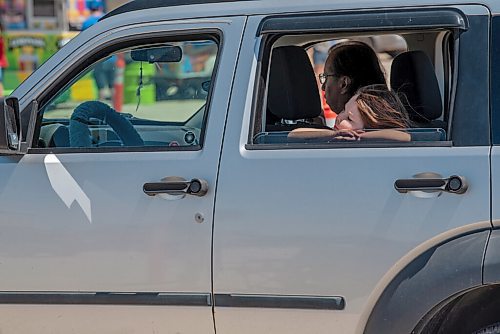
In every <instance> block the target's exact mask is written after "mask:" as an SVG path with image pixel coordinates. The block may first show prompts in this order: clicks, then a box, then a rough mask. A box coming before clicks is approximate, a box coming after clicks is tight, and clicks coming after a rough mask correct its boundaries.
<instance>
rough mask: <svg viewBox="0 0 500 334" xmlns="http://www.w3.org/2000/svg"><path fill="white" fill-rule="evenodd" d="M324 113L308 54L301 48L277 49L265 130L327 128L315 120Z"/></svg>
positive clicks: (273, 55)
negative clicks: (314, 120)
mask: <svg viewBox="0 0 500 334" xmlns="http://www.w3.org/2000/svg"><path fill="white" fill-rule="evenodd" d="M321 113H322V109H321V101H320V95H319V91H318V86H317V83H316V78H315V74H314V70H313V68H312V65H311V62H310V60H309V57H308V56H307V53H306V51H305V50H304V49H303V48H301V47H298V46H282V47H277V48H275V49H274V50H273V54H272V57H271V69H270V73H269V86H268V95H267V116H266V130H267V131H290V130H292V129H294V128H298V127H317V128H325V125H324V124H321V123H320V124H318V123H314V122H313V121H312V120H313V119H315V118H317V117H319V116H320V115H321Z"/></svg>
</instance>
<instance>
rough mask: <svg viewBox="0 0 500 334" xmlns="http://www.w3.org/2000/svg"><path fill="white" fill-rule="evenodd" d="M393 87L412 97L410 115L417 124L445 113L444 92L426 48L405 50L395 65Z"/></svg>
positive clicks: (395, 59)
mask: <svg viewBox="0 0 500 334" xmlns="http://www.w3.org/2000/svg"><path fill="white" fill-rule="evenodd" d="M391 88H392V89H393V90H394V91H396V92H398V93H404V95H406V98H407V99H408V103H409V107H408V108H407V109H408V114H409V116H410V119H411V120H412V121H414V122H416V123H426V122H427V123H428V122H431V121H432V120H434V119H436V118H438V117H439V116H441V114H442V111H443V106H442V101H441V92H440V91H439V84H438V81H437V78H436V73H435V72H434V66H432V62H431V60H430V59H429V57H428V56H427V54H425V53H424V52H423V51H420V50H417V51H408V52H403V53H401V54H399V55H397V56H396V58H394V60H393V62H392V65H391Z"/></svg>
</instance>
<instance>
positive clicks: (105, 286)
mask: <svg viewBox="0 0 500 334" xmlns="http://www.w3.org/2000/svg"><path fill="white" fill-rule="evenodd" d="M244 23H245V18H244V17H232V18H225V19H221V20H213V21H211V22H208V23H207V22H191V23H190V24H189V25H187V26H186V25H185V24H172V23H170V24H165V25H162V24H158V25H155V26H154V27H153V28H152V30H151V29H150V28H151V27H148V26H142V27H141V26H136V27H134V29H132V31H134V34H138V35H139V36H144V37H145V36H148V34H151V33H153V32H154V31H156V32H160V33H165V35H168V34H171V33H172V31H174V32H179V31H183V32H184V33H187V34H191V33H192V32H194V31H211V32H214V31H219V32H220V34H221V35H222V36H221V40H222V42H221V45H220V49H221V52H220V53H219V57H220V59H219V60H220V63H221V64H224V66H222V67H220V68H219V69H218V70H217V73H216V76H215V81H214V83H213V87H214V93H213V95H212V96H211V98H210V100H209V111H208V116H207V120H206V122H207V124H210V126H209V127H208V128H207V130H206V131H205V134H204V135H205V137H204V141H203V147H202V148H201V149H199V150H186V151H183V150H182V148H180V149H178V150H157V149H154V148H146V151H144V150H143V152H137V151H134V148H130V149H129V150H122V151H120V152H112V151H110V150H108V151H102V152H99V150H96V149H94V152H92V150H87V151H84V153H83V154H82V153H81V152H82V151H81V150H80V153H78V151H76V152H75V151H73V152H69V153H57V149H54V150H53V151H54V152H52V151H51V150H50V149H49V150H45V151H43V150H42V151H43V153H40V152H39V153H28V154H26V155H24V156H22V157H9V156H3V157H1V158H0V171H1V173H2V175H3V177H2V182H3V183H2V192H1V204H0V212H2V216H3V223H2V233H1V235H0V243H1V244H2V251H1V252H0V262H1V263H2V272H1V281H2V286H1V288H0V291H2V292H1V293H0V295H1V296H0V300H3V302H4V303H7V304H9V303H13V304H19V303H20V304H26V305H27V306H25V307H13V308H12V309H9V312H6V313H2V316H1V317H2V319H3V320H7V319H8V322H4V321H1V320H0V323H2V325H0V330H1V331H2V333H4V332H5V333H7V332H11V331H14V330H15V329H16V328H17V329H18V332H20V331H22V332H24V333H29V332H30V331H31V330H32V329H33V328H37V330H35V331H34V332H40V330H39V328H44V330H45V331H46V333H49V332H50V333H63V332H65V333H67V332H68V331H70V330H71V328H73V326H78V325H77V324H78V323H82V321H83V319H86V318H87V317H88V319H86V320H87V321H93V322H95V323H98V325H97V324H96V327H93V328H94V329H95V330H96V331H104V332H113V331H115V332H116V331H118V332H120V331H121V332H123V328H128V329H127V332H130V331H132V332H133V330H135V331H137V332H141V331H140V330H139V328H141V324H143V325H144V324H147V326H146V327H147V328H152V331H153V332H155V331H158V332H164V331H168V332H172V333H174V332H182V333H200V332H203V333H210V332H213V330H214V328H213V317H212V308H211V298H210V294H211V244H212V224H213V219H212V218H213V210H214V199H215V185H216V179H217V172H218V162H219V156H220V150H221V144H222V134H223V128H224V122H225V117H226V112H227V106H228V103H229V97H230V91H231V85H232V77H233V73H234V69H235V66H236V59H237V54H238V52H239V45H240V42H241V36H242V32H243V27H244ZM132 31H131V30H129V31H127V32H123V31H118V32H117V31H115V30H113V31H111V32H109V33H108V34H103V36H102V39H101V40H99V39H91V40H89V41H88V43H87V44H84V45H81V46H79V48H77V49H75V51H74V52H69V53H65V52H66V51H63V52H62V53H60V54H57V55H56V56H55V57H54V58H53V60H51V61H50V62H48V63H47V64H46V68H47V67H50V66H54V62H55V61H57V60H59V61H60V63H59V64H57V65H55V66H54V68H53V69H52V70H51V71H50V74H51V77H49V76H46V75H44V73H43V72H44V71H41V72H35V74H34V75H33V78H39V80H40V81H39V82H38V83H37V85H36V86H35V87H34V88H33V90H31V92H30V94H31V95H30V96H35V95H36V94H39V96H40V94H44V93H45V90H42V89H40V86H45V87H49V86H50V85H51V84H52V83H53V80H55V79H54V78H58V77H63V76H64V75H72V74H65V73H67V69H68V68H70V67H71V66H72V65H73V64H74V63H75V62H76V63H78V62H80V58H82V59H84V58H86V57H88V56H89V53H91V52H92V49H93V48H96V47H100V46H102V45H104V44H110V43H112V42H113V41H114V40H119V41H121V40H122V38H123V37H124V36H127V34H130V33H131V32H132ZM80 42H81V39H80ZM67 50H70V51H71V48H69V49H67ZM64 57H65V58H64ZM80 70H82V69H80ZM24 101H26V99H25V100H24ZM66 151H67V150H66ZM168 176H176V177H182V178H184V179H186V180H191V179H193V178H200V179H203V180H205V181H207V183H208V187H209V188H208V193H207V194H206V195H205V196H203V197H197V196H186V197H184V198H179V196H177V197H176V196H174V197H168V196H166V197H165V196H147V195H146V194H145V193H144V191H143V185H144V184H145V183H147V182H159V181H160V180H162V179H163V178H164V177H168ZM34 278H36V279H34ZM12 298H14V299H12ZM34 304H41V305H42V306H36V305H34ZM47 304H55V305H51V306H50V307H48V308H44V309H43V311H42V313H40V314H43V315H44V316H39V317H35V318H33V319H32V322H30V323H23V324H22V326H21V325H20V327H17V325H16V324H18V323H22V319H25V318H26V313H25V312H32V313H37V312H39V311H41V310H40V308H41V307H43V306H46V305H47ZM75 304H76V305H75ZM82 304H99V305H100V306H96V307H95V308H91V307H89V306H83V305H82ZM109 305H115V306H116V305H123V306H120V307H118V308H117V309H115V308H114V307H110V306H109ZM151 305H157V306H156V307H157V308H154V310H151V315H152V314H155V315H156V317H157V320H158V322H157V323H154V324H151V323H149V322H150V319H151V315H148V314H146V313H147V312H145V310H147V309H152V307H151ZM176 306H177V307H176ZM4 307H5V306H4ZM96 309H102V311H101V312H96ZM125 314H126V316H125ZM160 315H161V316H160ZM61 317H63V318H64V319H61ZM122 317H123V318H127V319H126V321H128V322H127V323H128V324H130V323H134V324H135V325H133V326H130V327H128V325H126V324H125V322H123V326H124V327H121V325H119V324H117V319H120V318H122ZM192 318H196V319H197V321H190V320H188V319H192ZM50 319H52V320H50ZM148 323H149V324H148ZM83 328H87V329H88V326H87V327H81V328H80V330H81V331H83V330H84V329H83ZM24 329H25V330H24ZM97 329H99V330H97ZM129 330H130V331H129ZM142 330H144V328H142ZM142 332H143V331H142Z"/></svg>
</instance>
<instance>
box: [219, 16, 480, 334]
mask: <svg viewBox="0 0 500 334" xmlns="http://www.w3.org/2000/svg"><path fill="white" fill-rule="evenodd" d="M436 10H438V11H437V12H436V13H434V12H433V9H432V8H427V9H426V12H425V13H424V14H425V15H422V16H421V15H420V14H419V12H418V9H415V11H414V12H412V11H410V12H408V13H407V14H405V10H404V9H402V10H401V11H399V12H397V11H395V12H391V11H390V10H387V11H382V14H381V15H378V14H377V13H380V12H377V11H375V10H374V11H373V12H371V11H365V12H363V13H361V12H358V13H357V12H356V11H353V12H347V13H345V14H343V13H335V12H332V13H331V15H332V16H331V17H330V16H328V13H325V12H324V11H322V12H321V13H318V15H317V16H314V14H304V15H303V16H301V15H300V14H297V15H295V16H286V15H283V16H281V17H280V16H277V17H271V18H269V19H266V18H265V17H252V18H251V19H250V20H249V23H248V25H247V30H246V32H245V36H244V44H243V48H242V52H241V57H240V60H239V64H241V66H238V72H237V76H236V82H238V83H240V82H245V83H246V84H245V85H238V86H237V87H236V89H235V91H234V93H233V98H232V99H233V101H235V102H234V103H231V108H230V112H229V114H228V125H227V130H226V136H225V138H224V146H223V147H224V149H223V153H222V160H221V167H220V179H219V185H218V194H217V206H216V215H215V219H216V226H215V237H214V298H215V311H216V312H215V315H216V325H217V332H218V333H234V332H238V333H260V332H262V333H264V332H266V333H270V332H272V333H306V332H308V333H312V332H314V333H332V332H335V333H362V332H364V329H365V325H366V324H367V321H368V318H369V316H370V314H371V313H372V311H373V309H374V306H375V304H376V303H377V301H378V299H379V298H380V296H381V294H382V291H384V289H385V288H386V287H387V285H388V284H389V282H391V281H392V280H393V279H394V278H395V277H397V279H396V281H398V282H399V283H401V284H403V285H404V284H405V283H407V281H408V279H409V277H412V276H415V275H414V274H412V275H410V276H405V275H404V274H403V275H402V276H401V277H399V276H398V275H399V273H400V272H401V270H402V269H403V268H404V267H405V266H406V264H408V263H409V262H411V261H410V260H409V259H413V258H414V257H416V256H417V254H421V252H424V250H426V249H430V248H426V247H431V248H432V247H433V246H431V245H434V246H435V245H438V244H439V242H444V240H448V239H450V238H451V239H452V238H453V237H456V236H457V235H461V233H465V232H464V231H465V230H467V231H476V232H477V233H479V234H478V235H479V237H478V239H477V240H478V243H477V245H476V246H477V247H476V246H475V247H473V248H474V252H475V253H474V258H473V259H474V261H470V264H471V265H472V263H473V262H474V265H475V267H476V268H477V269H478V270H477V271H475V272H472V271H471V272H470V277H469V276H468V278H467V280H462V281H460V282H455V281H453V280H451V278H453V277H456V275H458V274H457V271H456V270H455V269H453V268H455V267H453V264H454V263H455V262H453V261H460V257H456V258H453V259H451V258H449V257H448V258H447V260H446V262H444V263H442V265H438V266H437V267H436V268H441V270H440V269H437V272H438V273H439V274H438V275H437V276H434V278H433V279H432V280H431V281H430V282H428V283H429V284H430V285H427V283H425V284H424V283H422V281H420V285H419V283H416V284H417V285H416V286H415V287H414V289H412V291H414V292H415V293H416V295H407V296H401V297H400V298H401V299H400V304H398V307H397V308H394V309H391V310H389V311H388V313H383V314H384V316H383V317H381V318H379V319H377V320H373V321H372V322H371V325H370V326H371V327H367V328H368V329H367V333H409V332H411V331H412V330H413V328H414V326H416V324H417V322H418V320H419V319H420V318H418V317H423V316H424V315H425V314H426V312H427V311H428V310H429V309H430V308H432V306H433V305H434V304H433V303H434V301H433V298H436V299H437V300H442V299H445V298H447V297H448V294H449V293H453V292H452V291H454V290H453V289H455V288H457V289H461V288H466V287H468V286H473V285H477V284H481V271H480V266H481V261H482V255H483V249H484V244H485V242H486V238H487V231H486V230H487V229H488V228H489V227H490V217H489V214H490V204H489V203H490V202H489V196H490V185H489V181H490V180H489V149H490V148H489V130H488V127H487V124H488V109H489V106H488V75H489V73H488V66H487V64H488V38H487V36H488V29H489V28H488V27H489V12H488V10H487V9H485V8H484V7H480V6H463V7H460V8H459V9H458V10H457V9H450V8H444V9H443V8H439V9H436ZM440 10H444V11H442V12H441V11H440ZM391 13H392V14H391ZM457 13H458V14H457ZM392 15H395V16H392ZM405 15H407V16H405ZM424 16H425V18H424V19H423V21H422V20H421V19H422V18H423V17H424ZM429 17H432V18H435V19H436V20H435V21H433V23H432V24H431V25H429V21H427V19H428V18H429ZM443 18H445V19H443ZM446 18H450V19H451V20H450V21H447V19H446ZM419 20H420V21H419ZM441 20H443V21H441ZM351 22H357V25H359V27H358V28H359V30H358V32H357V33H358V34H359V35H360V36H365V35H366V34H369V32H370V31H373V32H377V31H383V32H387V31H389V32H392V33H395V34H396V33H398V34H401V35H404V34H409V33H410V34H411V31H412V29H413V30H414V36H413V39H412V43H413V45H419V44H418V43H422V46H421V47H422V49H424V50H428V46H429V45H431V48H434V46H432V45H436V47H435V49H434V50H440V44H434V43H435V42H436V43H437V41H439V43H442V41H443V40H439V39H431V42H429V43H427V42H425V39H426V38H428V36H439V33H440V32H441V31H445V30H447V29H450V31H458V30H460V32H458V34H457V35H455V36H456V38H457V39H456V41H458V40H460V43H459V44H458V43H457V44H454V47H455V48H454V50H455V52H454V53H453V56H451V57H450V58H451V61H452V62H453V63H454V64H455V65H454V66H455V67H454V68H455V71H457V72H454V74H453V73H451V72H448V74H449V75H450V78H453V79H452V80H450V81H449V82H448V84H446V83H444V82H443V80H442V81H441V84H443V86H442V87H448V88H449V92H451V94H450V95H448V98H447V101H448V102H447V103H445V106H446V108H449V109H448V110H452V111H453V112H452V113H449V114H448V116H449V117H450V118H449V120H448V125H447V127H445V128H446V132H447V137H446V139H445V140H441V141H439V140H438V141H430V142H420V143H419V142H409V143H385V144H381V143H379V144H373V143H372V144H370V143H363V142H359V143H356V142H354V143H349V142H348V143H340V144H335V143H331V144H325V145H315V144H314V143H302V144H294V143H290V142H287V141H286V139H287V137H286V134H285V136H284V137H282V139H283V141H280V140H279V133H274V134H273V136H271V134H272V133H265V132H262V133H257V136H256V132H255V131H254V129H256V128H257V129H258V128H259V126H260V124H261V123H262V119H264V118H265V116H264V115H265V113H266V108H265V97H264V98H263V100H259V98H257V96H265V93H261V92H264V91H266V87H263V86H262V83H263V82H266V81H267V80H268V77H267V73H268V72H267V69H268V68H269V66H270V67H271V68H272V66H273V63H272V60H271V64H270V65H269V62H268V59H269V57H270V56H269V50H268V51H267V53H266V50H263V48H265V47H266V45H269V44H272V43H274V42H275V41H277V42H276V44H278V46H276V48H277V47H279V46H283V45H299V46H301V45H305V46H307V45H308V43H309V42H315V41H322V40H326V39H327V37H330V39H332V38H338V39H340V38H351V37H352V36H355V35H356V28H353V26H352V25H351V24H350V23H351ZM398 22H402V24H403V26H399V27H398ZM418 22H420V23H418ZM412 25H413V26H412ZM432 25H435V26H432ZM266 27H268V28H269V31H268V33H266ZM455 29H458V30H455ZM342 31H348V34H346V36H343V35H342V34H341V33H340V32H342ZM308 32H309V33H310V34H311V39H310V40H309V41H307V40H304V35H305V34H307V33H308ZM328 32H329V33H330V35H328V34H327V35H326V37H323V36H322V35H321V33H328ZM335 33H336V34H335ZM434 33H436V34H435V35H433V34H434ZM255 36H257V37H255ZM409 38H412V36H409V37H408V40H410V39H409ZM453 40H454V41H455V39H453ZM472 41H474V45H475V47H474V50H471V49H470V47H468V46H467V45H470V44H469V43H472ZM301 43H302V44H301ZM425 43H427V44H426V45H427V46H426V45H424V44H425ZM438 45H439V46H438ZM443 45H444V44H443ZM434 52H437V53H434V54H439V52H440V51H439V52H438V51H434ZM455 57H456V58H455ZM441 60H442V58H441ZM433 63H434V64H435V65H434V66H435V67H436V69H437V68H438V67H439V66H438V65H437V64H439V58H438V57H433ZM441 64H443V63H442V62H441ZM441 66H442V67H443V65H441ZM436 73H437V70H436ZM457 73H458V77H457ZM283 77H285V76H283ZM285 81H286V80H283V83H282V84H283V85H293V84H294V83H293V82H292V83H290V82H285ZM444 81H446V80H444ZM447 85H448V86H447ZM278 86H279V85H278ZM255 87H259V88H255ZM259 89H260V90H261V92H259ZM441 89H442V88H441ZM442 96H445V95H444V94H443V95H442ZM252 98H253V100H252ZM236 101H245V102H246V103H245V104H243V103H236ZM450 101H453V102H451V103H450ZM275 102H281V103H282V104H283V105H285V106H288V105H287V104H286V103H287V101H285V100H282V101H275ZM442 102H443V101H440V103H442ZM263 105H264V107H262V106H263ZM290 107H293V105H290ZM472 114H473V115H472ZM242 120H243V121H242ZM441 120H442V121H443V120H444V121H446V118H444V119H441ZM442 130H443V129H442ZM440 131H441V130H440ZM261 135H262V136H267V137H266V138H268V139H269V141H257V138H260V139H261V138H262V137H261ZM274 135H276V136H274ZM273 138H274V139H273ZM276 138H277V139H276ZM275 139H276V140H275ZM443 139H444V137H443ZM422 173H432V175H433V176H432V177H437V178H444V179H446V178H448V177H450V176H452V175H459V176H461V177H464V178H465V179H466V180H467V182H468V184H469V187H468V189H467V191H466V192H465V193H463V194H457V193H451V192H446V191H438V192H431V193H428V192H426V191H425V188H424V189H422V190H424V191H420V190H419V189H413V190H410V191H408V192H404V191H402V192H398V191H397V190H396V189H395V184H396V181H398V180H404V179H413V180H416V181H417V182H416V183H418V184H420V183H419V182H418V181H419V180H417V179H418V178H419V177H422V176H424V177H429V176H425V174H422ZM427 175H429V174H427ZM235 194H237V196H235ZM471 233H472V232H471ZM471 249H472V248H471ZM428 254H429V256H431V254H433V253H432V252H430V253H428ZM426 262H427V260H425V261H424V262H420V263H416V264H415V265H416V267H412V268H421V267H424V266H425V264H426ZM419 265H420V267H418V266H419ZM445 268H449V270H448V269H445ZM448 275H449V276H448ZM438 276H439V277H440V279H443V282H442V284H441V283H440V284H439V286H437V285H436V286H435V289H433V287H434V286H433V285H432V284H438V283H436V282H438V280H437V277H438ZM416 277H418V278H421V279H424V277H421V276H418V275H417V276H416ZM455 284H456V285H455ZM388 291H389V295H391V290H390V289H389V290H388ZM431 291H432V292H431ZM398 296H399V295H398ZM395 298H396V297H395ZM398 298H399V297H398ZM386 305H388V304H386ZM409 314H411V315H412V316H414V315H415V314H416V317H417V318H416V319H417V320H415V318H411V317H408V318H406V317H407V316H408V315H409ZM392 319H399V320H400V321H399V320H394V321H392ZM398 326H403V327H398Z"/></svg>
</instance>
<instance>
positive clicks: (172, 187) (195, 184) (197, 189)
mask: <svg viewBox="0 0 500 334" xmlns="http://www.w3.org/2000/svg"><path fill="white" fill-rule="evenodd" d="M142 190H143V191H144V193H145V194H146V195H148V196H156V195H159V194H168V195H194V196H199V197H201V196H204V195H205V194H206V193H207V192H208V182H207V181H205V180H203V179H192V180H191V181H187V180H183V179H182V178H179V177H166V178H164V179H162V180H161V181H160V182H149V183H144V185H143V186H142Z"/></svg>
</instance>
